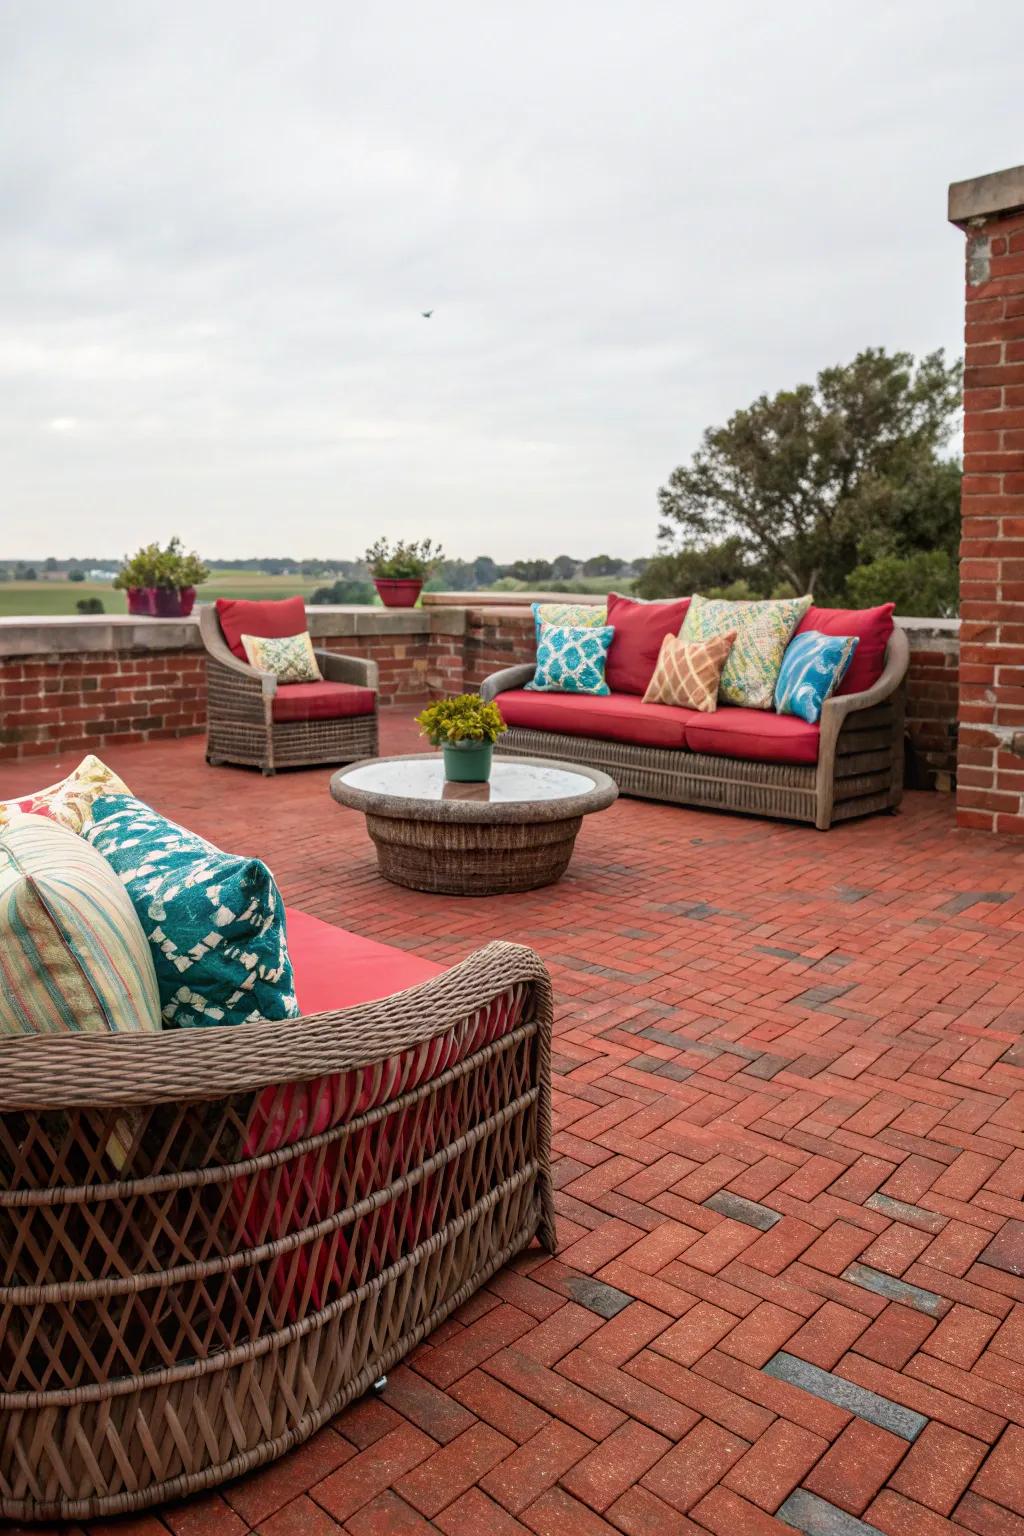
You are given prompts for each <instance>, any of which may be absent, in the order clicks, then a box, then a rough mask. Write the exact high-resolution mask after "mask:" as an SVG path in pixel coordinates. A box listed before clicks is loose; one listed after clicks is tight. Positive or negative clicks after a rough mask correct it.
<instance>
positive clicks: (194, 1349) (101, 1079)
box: [0, 944, 554, 1520]
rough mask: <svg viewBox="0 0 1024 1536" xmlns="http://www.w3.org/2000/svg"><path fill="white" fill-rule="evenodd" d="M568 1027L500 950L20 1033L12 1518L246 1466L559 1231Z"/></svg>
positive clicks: (183, 1490) (0, 1345)
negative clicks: (326, 1000)
mask: <svg viewBox="0 0 1024 1536" xmlns="http://www.w3.org/2000/svg"><path fill="white" fill-rule="evenodd" d="M550 1029H551V994H550V987H549V983H548V978H547V974H546V972H545V970H544V967H543V965H542V964H541V962H540V960H539V959H538V958H537V956H536V955H534V954H533V953H532V952H531V951H530V950H527V949H523V948H520V947H519V946H516V945H512V944H491V945H488V946H487V948H485V949H482V950H480V951H478V952H477V953H476V954H474V955H472V956H471V957H470V958H469V959H468V960H466V961H464V962H463V963H462V964H461V965H458V966H456V967H454V969H452V970H450V971H448V972H446V973H444V974H441V975H439V976H436V977H434V978H432V979H430V980H427V981H425V982H423V983H421V984H420V985H418V986H414V987H411V988H409V989H408V990H406V991H404V992H401V993H398V994H397V995H395V996H393V997H391V998H388V999H386V1000H385V1001H382V1002H378V1003H366V1004H362V1005H360V1006H358V1007H353V1008H349V1009H345V1010H342V1011H340V1012H331V1013H320V1014H311V1015H308V1016H306V1017H304V1018H302V1019H299V1020H291V1021H287V1022H285V1023H254V1024H249V1025H243V1026H240V1027H238V1028H235V1029H225V1028H210V1029H204V1030H191V1031H185V1030H182V1031H167V1032H165V1033H162V1034H155V1035H143V1034H139V1035H111V1036H103V1037H99V1036H89V1035H65V1036H49V1037H36V1038H19V1039H16V1040H10V1039H8V1040H0V1517H5V1518H7V1519H14V1520H56V1519H72V1520H84V1519H89V1518H93V1517H97V1516H108V1515H115V1514H120V1513H122V1512H125V1511H129V1510H137V1509H141V1508H144V1507H146V1506H149V1505H152V1504H155V1503H158V1502H162V1501H166V1500H170V1499H176V1498H180V1497H184V1496H185V1495H187V1494H191V1493H195V1492H197V1491H198V1490H200V1489H203V1488H208V1487H210V1486H211V1485H213V1484H215V1483H219V1482H221V1481H224V1480H227V1479H229V1478H233V1477H237V1476H238V1475H239V1474H241V1473H244V1472H247V1471H248V1470H250V1469H251V1468H253V1467H256V1466H258V1465H260V1464H261V1463H263V1462H266V1461H269V1460H271V1459H272V1458H274V1457H276V1456H279V1455H281V1454H282V1452H284V1451H287V1450H289V1449H290V1448H291V1447H292V1446H294V1445H296V1444H298V1443H299V1442H301V1441H303V1440H305V1439H306V1438H307V1437H308V1436H309V1435H311V1434H312V1433H313V1432H314V1431H315V1430H316V1429H317V1428H318V1427H319V1426H320V1425H321V1424H323V1423H324V1422H325V1421H326V1420H327V1419H329V1418H330V1417H331V1416H332V1415H334V1414H336V1413H337V1412H338V1410H339V1409H341V1408H342V1407H343V1406H344V1405H345V1404H346V1403H348V1402H349V1401H350V1400H351V1399H353V1398H355V1397H357V1396H358V1395H360V1394H361V1393H363V1392H365V1391H366V1390H367V1388H368V1387H370V1386H371V1384H372V1383H373V1382H374V1381H375V1380H376V1379H377V1378H378V1377H379V1376H381V1375H382V1374H383V1373H384V1372H386V1371H387V1370H388V1369H389V1368H390V1367H391V1366H392V1365H393V1364H394V1363H395V1362H396V1361H397V1360H399V1359H400V1358H401V1357H402V1356H403V1355H404V1354H406V1352H407V1351H408V1350H410V1349H411V1348H412V1347H413V1346H414V1345H415V1344H417V1343H418V1342H419V1340H421V1339H422V1338H423V1337H424V1336H425V1335H426V1334H427V1333H429V1332H430V1330H431V1329H432V1328H434V1327H436V1325H437V1324H438V1323H440V1322H441V1321H442V1319H443V1318H445V1317H447V1316H448V1315H449V1313H451V1312H452V1311H453V1310H454V1309H455V1308H456V1307H457V1306H459V1305H460V1304H461V1303H462V1302H463V1301H464V1300H465V1299H466V1298H467V1297H468V1296H469V1295H471V1294H472V1292H473V1291H474V1290H475V1289H476V1288H477V1287H478V1286H479V1285H481V1284H482V1283H483V1282H484V1281H485V1280H487V1279H488V1277H489V1276H490V1275H492V1274H493V1273H494V1272H495V1271H496V1270H497V1269H498V1268H499V1267H500V1266H501V1265H502V1264H504V1263H505V1262H506V1261H507V1260H508V1259H509V1258H510V1257H511V1256H512V1255H513V1254H515V1253H516V1252H518V1251H519V1250H520V1249H522V1248H523V1247H525V1246H526V1245H527V1244H528V1243H529V1242H530V1241H531V1239H532V1238H533V1237H534V1236H539V1238H540V1241H541V1242H542V1244H543V1245H544V1246H545V1247H546V1248H547V1249H548V1250H549V1251H553V1246H554V1226H553V1216H552V1203H551V1183H550V1174H549V1135H550V1131H549V1126H550ZM126 1140H127V1142H128V1143H130V1150H129V1151H128V1153H127V1158H126V1157H125V1153H124V1148H125V1142H126Z"/></svg>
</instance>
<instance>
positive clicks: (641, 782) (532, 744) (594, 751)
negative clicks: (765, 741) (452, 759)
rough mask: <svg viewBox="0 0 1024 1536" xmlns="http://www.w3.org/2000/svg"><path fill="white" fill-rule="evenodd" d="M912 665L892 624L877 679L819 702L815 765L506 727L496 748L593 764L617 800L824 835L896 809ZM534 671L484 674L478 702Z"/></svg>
mask: <svg viewBox="0 0 1024 1536" xmlns="http://www.w3.org/2000/svg"><path fill="white" fill-rule="evenodd" d="M909 665H910V645H909V642H908V640H907V635H906V631H905V630H903V629H901V628H900V627H899V625H897V626H896V628H895V629H894V630H893V632H892V635H891V636H890V638H889V643H888V646H887V647H886V652H885V666H884V669H883V671H882V675H881V677H880V678H879V679H878V681H877V682H876V683H874V684H873V686H872V687H870V688H868V689H866V690H865V692H863V693H848V694H841V695H838V696H836V697H833V698H831V699H826V701H825V704H824V706H823V708H822V711H821V737H820V741H819V746H818V761H817V763H766V762H759V761H754V760H748V759H744V758H742V757H715V756H712V755H711V754H709V753H706V752H691V751H687V750H684V749H682V748H671V749H670V748H666V747H647V746H635V745H632V744H631V743H628V742H622V741H606V740H604V739H598V738H596V737H590V736H569V735H564V734H561V733H559V732H555V731H542V730H535V729H528V728H526V727H525V726H512V727H510V729H509V730H508V731H507V732H506V733H505V735H504V736H502V738H501V750H502V752H504V753H512V754H515V755H517V756H520V757H553V758H558V759H559V760H560V761H561V762H568V763H586V764H587V766H588V767H589V768H600V769H601V770H602V771H603V772H604V773H607V774H608V775H609V777H610V778H612V779H614V780H615V783H616V784H617V785H618V787H619V790H620V791H621V793H622V794H624V795H638V796H642V797H643V798H645V799H648V800H669V801H673V802H675V803H676V804H677V805H697V806H706V807H709V808H712V809H717V810H723V811H745V812H747V813H749V814H750V815H752V816H780V817H784V818H785V819H787V820H791V821H809V822H812V823H813V824H814V826H816V827H817V828H818V829H819V831H823V832H824V831H827V830H828V828H829V827H831V826H832V824H833V822H836V821H846V820H848V819H849V818H850V817H851V816H864V815H867V814H868V813H869V812H871V811H892V810H895V809H896V807H897V806H898V805H899V803H900V801H901V800H902V798H903V760H904V747H903V734H904V718H905V714H906V677H907V668H908V667H909ZM534 671H535V668H534V664H533V662H528V663H526V664H524V665H520V666H514V667H506V668H505V670H504V671H502V672H494V673H492V674H491V676H490V677H488V678H485V679H484V681H483V683H481V685H480V693H481V695H482V697H483V698H485V699H497V698H498V696H499V695H500V694H502V693H507V692H508V691H509V690H510V689H513V688H522V687H524V686H525V685H526V684H527V683H528V682H529V681H530V679H531V677H532V676H533V674H534ZM499 703H500V700H499Z"/></svg>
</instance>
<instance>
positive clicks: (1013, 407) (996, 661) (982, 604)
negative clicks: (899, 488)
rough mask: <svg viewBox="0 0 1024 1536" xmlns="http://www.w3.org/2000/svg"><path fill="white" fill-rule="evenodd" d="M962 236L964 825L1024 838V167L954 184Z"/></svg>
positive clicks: (960, 808) (953, 209)
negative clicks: (964, 321) (963, 276)
mask: <svg viewBox="0 0 1024 1536" xmlns="http://www.w3.org/2000/svg"><path fill="white" fill-rule="evenodd" d="M949 216H950V218H951V219H952V220H953V222H954V223H956V224H959V225H960V227H961V228H962V229H963V230H964V232H965V234H966V237H967V238H966V299H965V304H966V325H965V332H964V335H965V340H966V351H965V367H964V477H963V490H962V500H961V512H962V543H961V546H960V556H961V560H960V613H961V619H962V624H961V632H960V639H961V656H960V694H959V718H960V746H959V767H958V783H957V818H958V821H959V822H960V825H961V826H965V827H980V828H983V829H985V830H987V831H995V832H1010V833H1015V834H1018V835H1020V834H1024V167H1017V168H1016V169H1015V170H1010V171H1001V172H998V173H996V174H995V175H993V176H983V177H979V178H977V179H976V180H974V181H971V182H960V183H957V184H956V185H954V186H953V187H951V188H950V200H949Z"/></svg>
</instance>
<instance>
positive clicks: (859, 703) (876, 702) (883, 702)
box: [815, 625, 910, 830]
mask: <svg viewBox="0 0 1024 1536" xmlns="http://www.w3.org/2000/svg"><path fill="white" fill-rule="evenodd" d="M909 665H910V643H909V641H908V640H907V636H906V631H905V630H902V629H900V627H899V625H897V626H896V628H895V629H894V630H893V632H892V634H891V636H890V637H889V644H888V645H887V646H886V650H885V665H884V666H883V668H882V675H881V677H880V678H879V679H878V681H877V682H876V683H874V684H873V685H872V686H871V687H870V688H865V689H864V691H863V692H862V693H847V694H841V695H840V696H839V697H838V698H831V699H826V700H825V703H824V705H823V706H822V711H821V734H820V737H819V741H818V772H817V782H816V785H815V794H816V817H815V823H816V825H817V826H818V827H819V828H821V829H823V830H824V829H825V828H827V827H829V826H830V825H831V823H832V816H833V810H834V806H835V800H836V794H837V777H836V776H837V772H838V762H839V759H840V758H845V759H847V760H849V759H851V758H856V757H857V756H863V755H864V754H868V756H869V757H870V755H871V754H874V755H875V760H874V761H873V762H872V763H871V765H870V768H869V770H868V771H869V772H874V773H876V774H879V773H881V774H882V775H883V776H884V777H885V778H886V781H887V785H886V788H885V790H884V794H885V796H886V797H887V798H886V803H887V805H888V806H889V807H890V808H895V806H897V805H898V804H899V802H900V797H901V795H902V793H903V721H904V712H905V689H904V681H905V679H906V675H907V668H908V667H909ZM879 753H884V754H887V756H888V767H887V768H885V767H882V768H879V766H878V762H877V758H878V754H879ZM872 792H873V793H874V794H875V796H876V798H877V795H878V793H879V791H878V790H877V788H874V789H873V791H872ZM872 808H874V809H877V805H876V806H874V807H872Z"/></svg>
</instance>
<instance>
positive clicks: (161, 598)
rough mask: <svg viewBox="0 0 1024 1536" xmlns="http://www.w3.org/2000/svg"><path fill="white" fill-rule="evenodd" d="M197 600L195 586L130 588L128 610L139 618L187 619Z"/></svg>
mask: <svg viewBox="0 0 1024 1536" xmlns="http://www.w3.org/2000/svg"><path fill="white" fill-rule="evenodd" d="M195 600H196V589H195V587H181V588H180V589H179V588H176V587H129V588H128V612H129V613H132V614H135V616H136V617H137V618H146V619H187V618H188V616H189V614H190V613H191V612H192V606H193V604H194V603H195Z"/></svg>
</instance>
